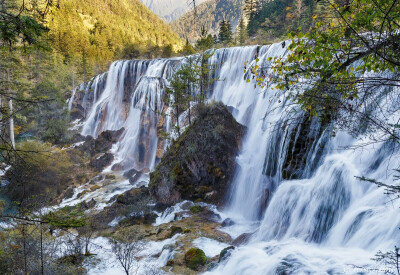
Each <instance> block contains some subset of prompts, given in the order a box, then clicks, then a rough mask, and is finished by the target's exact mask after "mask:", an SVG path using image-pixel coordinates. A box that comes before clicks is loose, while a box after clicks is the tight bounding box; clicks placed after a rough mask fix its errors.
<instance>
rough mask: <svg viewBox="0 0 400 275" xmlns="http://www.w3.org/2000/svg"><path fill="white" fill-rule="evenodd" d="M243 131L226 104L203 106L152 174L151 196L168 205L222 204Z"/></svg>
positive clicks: (242, 127) (233, 168)
mask: <svg viewBox="0 0 400 275" xmlns="http://www.w3.org/2000/svg"><path fill="white" fill-rule="evenodd" d="M244 132H245V131H244V126H242V125H240V124H239V123H237V122H236V121H235V119H234V118H233V116H232V115H231V113H230V112H229V111H228V109H227V107H225V106H224V105H223V104H221V103H214V104H211V105H209V106H206V107H201V108H200V109H199V111H198V117H197V119H196V120H195V121H194V122H193V124H192V125H190V126H189V127H188V129H187V130H186V131H185V132H184V133H183V134H182V135H181V136H180V138H179V139H178V140H177V141H175V142H173V143H172V144H171V146H170V148H169V149H168V150H167V152H166V153H165V154H164V156H163V157H162V159H161V162H160V164H159V165H158V166H157V168H156V169H155V171H154V172H152V173H151V174H150V184H149V188H150V192H151V194H152V195H153V196H154V197H155V199H156V200H157V202H159V203H161V204H165V205H172V204H175V203H177V202H179V201H180V200H183V199H189V200H199V199H200V200H202V201H205V202H211V203H215V204H221V203H222V202H223V201H224V200H223V197H224V195H225V192H226V190H227V187H228V185H229V182H230V180H231V178H232V175H233V173H234V171H235V157H236V154H237V152H238V151H239V148H240V145H241V139H242V137H243V135H244Z"/></svg>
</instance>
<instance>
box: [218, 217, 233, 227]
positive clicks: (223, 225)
mask: <svg viewBox="0 0 400 275" xmlns="http://www.w3.org/2000/svg"><path fill="white" fill-rule="evenodd" d="M234 224H235V222H234V221H233V220H231V219H230V218H227V219H225V220H224V221H223V222H222V223H221V226H222V227H228V226H232V225H234Z"/></svg>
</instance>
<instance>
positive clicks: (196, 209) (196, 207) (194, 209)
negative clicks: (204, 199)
mask: <svg viewBox="0 0 400 275" xmlns="http://www.w3.org/2000/svg"><path fill="white" fill-rule="evenodd" d="M190 211H191V212H193V213H199V212H201V211H203V207H201V206H200V205H193V206H192V207H190Z"/></svg>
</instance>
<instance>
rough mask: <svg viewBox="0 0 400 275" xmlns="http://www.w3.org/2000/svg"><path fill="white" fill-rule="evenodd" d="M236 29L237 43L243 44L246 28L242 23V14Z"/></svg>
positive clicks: (245, 37)
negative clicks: (237, 34) (237, 32)
mask: <svg viewBox="0 0 400 275" xmlns="http://www.w3.org/2000/svg"><path fill="white" fill-rule="evenodd" d="M238 31H239V44H240V45H243V44H244V43H245V42H246V39H247V29H246V25H245V24H244V19H243V16H242V17H241V18H240V21H239V25H238Z"/></svg>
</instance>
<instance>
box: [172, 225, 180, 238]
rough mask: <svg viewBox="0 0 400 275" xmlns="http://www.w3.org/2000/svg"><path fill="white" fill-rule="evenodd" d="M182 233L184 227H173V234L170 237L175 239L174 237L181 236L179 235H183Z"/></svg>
mask: <svg viewBox="0 0 400 275" xmlns="http://www.w3.org/2000/svg"><path fill="white" fill-rule="evenodd" d="M182 232H183V230H182V227H179V226H171V233H170V235H169V237H170V238H171V237H173V236H174V235H176V234H179V233H182Z"/></svg>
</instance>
